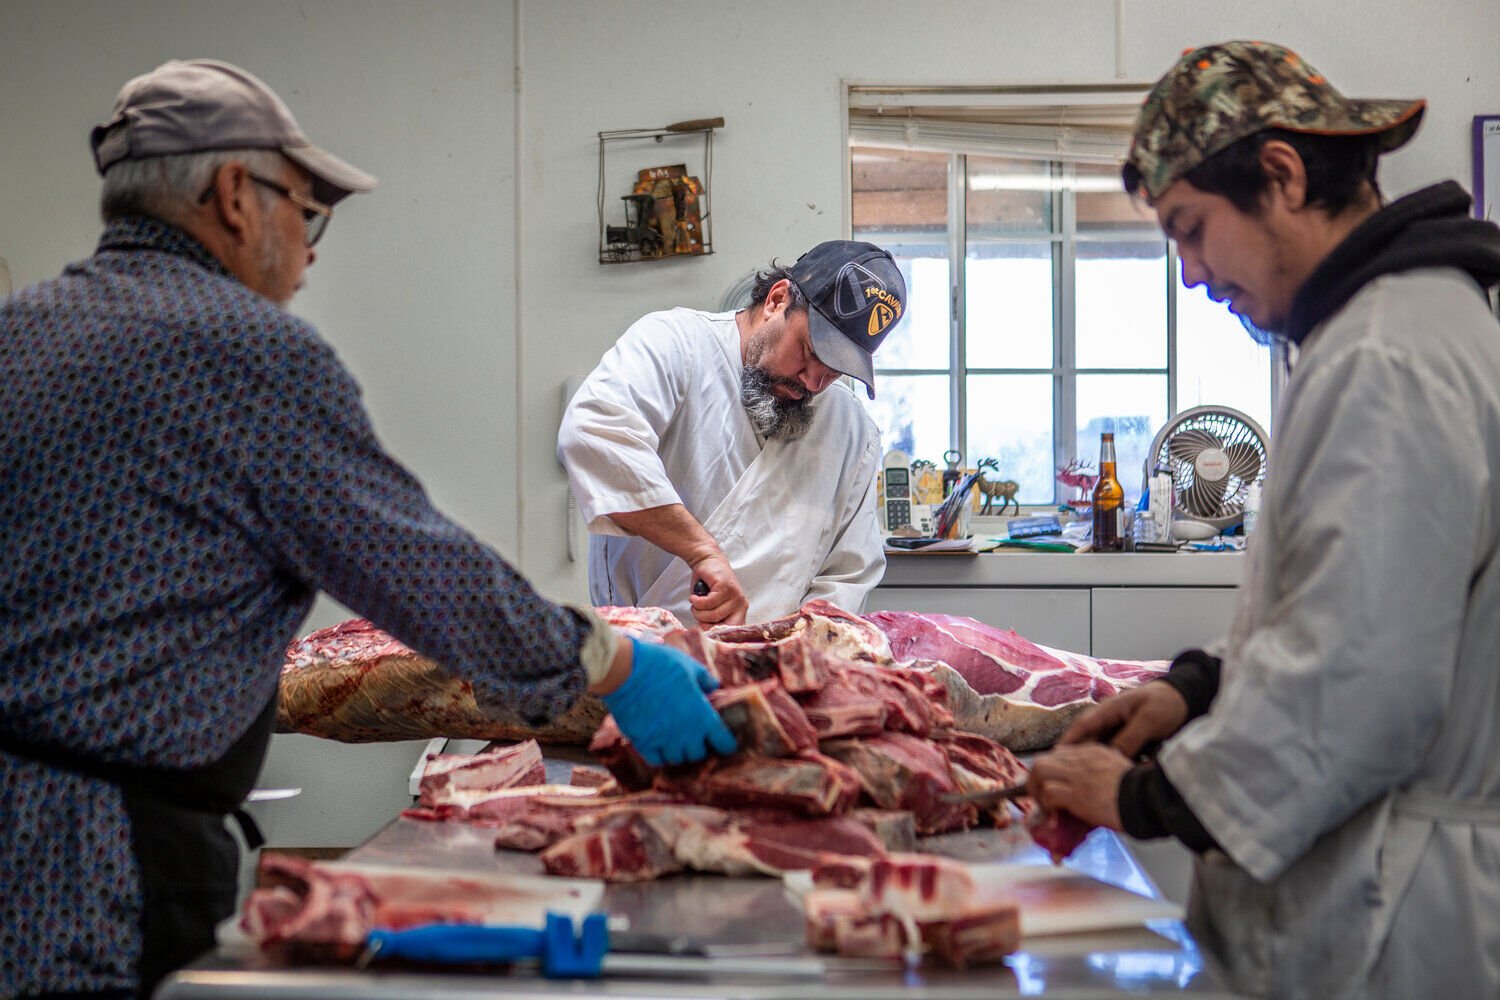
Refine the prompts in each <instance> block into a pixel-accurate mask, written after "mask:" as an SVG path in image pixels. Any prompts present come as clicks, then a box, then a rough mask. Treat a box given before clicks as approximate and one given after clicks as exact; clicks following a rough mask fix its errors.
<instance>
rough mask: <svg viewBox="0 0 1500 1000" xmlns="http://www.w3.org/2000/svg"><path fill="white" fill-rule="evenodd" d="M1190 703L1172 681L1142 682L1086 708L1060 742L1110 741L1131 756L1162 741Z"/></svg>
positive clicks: (1184, 715) (1181, 722)
mask: <svg viewBox="0 0 1500 1000" xmlns="http://www.w3.org/2000/svg"><path fill="white" fill-rule="evenodd" d="M1187 715H1188V707H1187V702H1186V701H1184V700H1183V697H1182V695H1180V694H1178V693H1177V689H1176V688H1174V687H1172V686H1171V685H1170V684H1157V683H1154V682H1153V683H1150V684H1142V685H1141V686H1140V687H1135V688H1131V689H1130V690H1128V691H1121V692H1120V693H1119V694H1117V695H1114V696H1113V697H1111V698H1106V699H1104V700H1103V701H1101V702H1100V703H1099V704H1098V705H1095V706H1094V707H1093V708H1091V709H1089V710H1088V711H1086V712H1084V713H1083V714H1082V715H1080V716H1079V717H1078V718H1077V719H1075V720H1074V721H1073V724H1072V725H1071V726H1069V727H1068V731H1067V732H1065V733H1063V735H1062V739H1060V740H1058V744H1059V745H1060V746H1061V745H1066V744H1072V743H1106V742H1107V743H1108V744H1109V745H1110V746H1111V747H1113V748H1114V749H1116V750H1118V751H1119V752H1120V753H1122V754H1124V755H1125V756H1126V757H1128V758H1130V759H1132V760H1133V759H1135V757H1136V756H1137V755H1139V754H1140V752H1141V750H1142V749H1143V748H1144V747H1146V746H1147V745H1149V744H1152V743H1160V742H1161V741H1162V740H1165V739H1166V738H1167V737H1169V736H1171V735H1172V734H1173V733H1175V732H1177V730H1179V729H1181V728H1182V727H1183V725H1184V724H1185V723H1186V722H1187Z"/></svg>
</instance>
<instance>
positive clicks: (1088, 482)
mask: <svg viewBox="0 0 1500 1000" xmlns="http://www.w3.org/2000/svg"><path fill="white" fill-rule="evenodd" d="M1057 481H1058V482H1060V483H1062V484H1063V485H1064V486H1071V487H1073V488H1074V489H1075V490H1077V491H1078V496H1077V497H1075V498H1074V499H1072V500H1070V501H1068V505H1069V506H1070V507H1071V506H1075V505H1077V504H1083V505H1084V506H1088V505H1089V504H1092V503H1093V500H1094V484H1095V483H1097V482H1098V481H1099V477H1098V476H1097V475H1095V474H1094V472H1093V466H1091V465H1085V464H1084V463H1083V462H1081V461H1079V460H1078V459H1076V458H1075V459H1073V461H1071V462H1069V463H1068V464H1067V465H1064V466H1063V467H1061V468H1060V469H1058V470H1057Z"/></svg>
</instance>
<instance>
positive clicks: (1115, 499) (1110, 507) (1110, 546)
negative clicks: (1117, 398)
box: [1094, 431, 1125, 552]
mask: <svg viewBox="0 0 1500 1000" xmlns="http://www.w3.org/2000/svg"><path fill="white" fill-rule="evenodd" d="M1124 510H1125V489H1124V487H1122V486H1121V485H1120V477H1119V476H1118V475H1117V474H1116V473H1115V436H1114V435H1113V434H1112V433H1110V432H1108V431H1105V432H1104V433H1103V434H1101V435H1100V436H1099V481H1098V482H1097V483H1095V484H1094V551H1095V552H1124V551H1125V533H1124V532H1123V531H1121V530H1120V520H1121V517H1122V515H1123V514H1124Z"/></svg>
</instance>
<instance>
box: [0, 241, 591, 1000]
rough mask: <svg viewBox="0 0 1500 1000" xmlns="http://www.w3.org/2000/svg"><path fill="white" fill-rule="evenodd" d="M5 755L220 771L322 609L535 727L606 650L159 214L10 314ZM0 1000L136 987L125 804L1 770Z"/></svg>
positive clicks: (258, 302) (336, 378)
mask: <svg viewBox="0 0 1500 1000" xmlns="http://www.w3.org/2000/svg"><path fill="white" fill-rule="evenodd" d="M0 413H3V419H0V472H3V476H0V484H3V485H0V538H3V546H0V552H3V558H0V733H5V734H7V735H9V736H11V737H13V738H16V739H21V740H26V741H29V742H42V743H46V744H49V745H52V746H58V747H64V748H71V749H73V750H79V751H87V752H88V753H89V754H90V755H91V756H93V757H95V758H97V759H99V760H101V761H106V762H110V763H121V764H131V765H146V766H152V765H161V766H167V767H190V766H195V765H200V764H204V763H207V762H210V761H212V760H215V759H217V758H218V757H219V756H221V755H222V754H223V753H224V752H225V751H226V750H227V749H228V747H229V746H230V745H231V744H232V743H233V742H234V741H235V740H236V739H237V738H238V737H239V736H240V735H241V734H243V733H244V732H245V731H246V729H247V728H248V727H249V724H250V723H251V721H252V720H253V719H254V718H255V717H256V716H257V715H258V714H259V712H260V710H261V709H262V707H263V706H264V705H265V704H266V703H267V701H268V700H269V699H270V698H271V697H272V696H273V693H274V692H275V690H276V684H277V677H278V674H279V672H280V667H281V664H282V660H283V654H284V651H285V648H286V645H287V643H288V641H290V640H291V639H292V638H293V637H294V634H295V632H296V629H297V627H298V626H299V624H300V623H301V622H302V620H303V619H304V618H305V617H306V615H307V613H308V611H309V609H310V608H311V605H312V602H313V598H314V595H315V594H316V592H317V591H318V590H319V589H322V590H324V591H327V592H328V593H329V594H331V595H332V596H333V597H335V598H337V599H338V600H339V601H341V602H342V603H343V604H345V605H347V606H348V607H350V608H352V609H354V610H355V611H357V612H359V613H360V614H363V615H365V616H366V617H368V618H370V619H372V620H373V621H374V622H375V623H376V624H377V625H379V626H380V627H381V628H383V629H385V630H387V631H389V632H391V633H393V634H395V635H397V636H399V637H400V638H401V639H403V640H404V641H405V642H407V643H408V644H409V645H411V646H413V647H414V648H416V649H418V650H420V651H421V652H423V653H424V654H426V655H427V656H429V657H432V658H433V659H435V660H438V661H439V662H442V663H444V664H446V665H447V666H448V667H449V668H450V669H451V670H452V671H453V672H454V673H456V674H458V675H460V676H463V677H465V678H467V679H468V680H470V681H472V683H473V686H474V693H475V696H476V697H477V698H478V699H479V700H480V701H481V702H483V703H485V704H487V705H489V706H494V707H498V708H501V709H503V710H506V711H508V712H511V713H513V714H514V715H516V716H518V717H520V718H522V719H525V720H528V721H532V722H537V721H541V720H543V719H546V718H550V717H551V716H553V715H555V714H557V713H559V712H561V711H563V710H564V709H566V708H567V707H568V706H570V705H571V704H572V703H573V702H574V701H576V700H577V698H578V697H579V696H580V695H581V694H582V692H583V689H584V686H585V684H586V678H585V674H584V670H583V668H582V667H581V666H580V664H579V651H580V648H581V646H582V644H583V642H584V640H585V638H586V637H587V635H588V633H589V629H590V626H589V625H588V624H587V622H586V620H585V619H584V618H583V617H582V616H581V615H579V614H578V613H576V612H573V611H570V610H568V609H565V608H560V607H558V606H556V605H553V604H550V603H548V602H546V601H544V600H543V599H541V598H540V597H538V596H537V595H536V593H535V592H534V591H533V590H532V589H531V587H530V585H528V584H527V583H526V581H525V580H523V579H522V578H521V577H520V576H519V575H517V573H516V571H515V570H514V569H513V568H512V567H511V566H509V565H508V564H507V563H506V562H505V561H504V560H503V559H501V558H500V557H499V556H497V555H496V554H495V553H494V552H493V551H492V550H490V549H489V548H487V547H486V546H484V545H482V544H481V543H480V542H478V541H477V540H476V539H474V538H473V537H472V536H471V535H470V534H468V533H467V532H466V531H464V530H463V529H462V528H460V527H458V526H457V525H455V524H454V523H453V522H451V521H449V520H448V519H447V518H446V517H444V516H443V515H442V514H440V513H439V512H438V511H437V510H436V509H434V507H433V506H432V504H431V503H430V502H429V501H428V499H427V497H426V495H425V494H424V493H423V491H422V488H421V486H420V485H419V484H418V482H417V481H416V480H415V479H414V478H413V477H412V476H411V474H410V473H408V472H407V471H406V470H405V469H404V468H402V467H401V466H400V465H399V464H397V463H396V461H395V460H394V459H392V458H391V457H390V456H389V455H387V454H386V452H385V451H384V450H383V449H382V448H381V446H380V443H379V442H378V441H377V440H376V438H375V434H374V432H373V430H372V428H371V426H370V421H369V418H368V416H367V415H366V413H365V411H364V408H363V405H362V404H361V402H360V393H359V387H358V386H357V385H356V384H355V382H354V380H353V379H352V378H351V377H350V375H349V373H348V372H347V371H346V370H345V369H344V367H343V366H342V365H341V364H340V362H339V360H338V358H337V357H335V355H334V352H333V350H332V349H331V348H330V347H329V346H328V345H327V344H326V343H324V342H323V341H322V340H321V339H319V337H318V336H317V334H316V332H315V331H314V330H313V329H312V328H311V327H310V326H309V325H308V324H307V323H305V322H302V321H301V320H299V319H297V318H296V317H294V316H292V315H290V314H288V313H287V312H285V311H283V310H282V309H280V308H278V307H277V306H276V305H274V304H273V303H271V302H269V301H267V300H266V299H264V298H262V297H260V296H259V295H257V294H255V293H253V292H251V291H250V290H249V289H247V288H245V287H244V286H243V285H241V284H240V283H239V282H238V281H236V280H235V279H234V278H233V277H231V276H230V275H229V273H228V272H227V271H226V270H225V269H224V268H223V266H222V265H221V264H220V263H219V262H218V261H217V260H216V259H215V258H214V257H213V256H212V255H210V254H209V252H208V251H207V250H206V249H205V248H204V247H203V246H202V245H201V244H200V243H198V242H197V241H195V240H193V239H192V238H191V237H189V236H188V235H187V234H185V233H184V232H182V231H181V230H178V229H176V228H173V227H170V226H167V225H164V224H162V223H159V222H156V221H154V220H150V219H145V218H132V219H122V220H116V221H114V222H112V223H110V224H109V226H108V227H107V228H106V230H105V232H104V235H103V237H102V238H101V240H100V242H99V248H98V250H97V251H96V253H95V254H94V255H93V256H92V257H90V258H88V259H87V260H84V261H82V262H80V263H77V264H74V265H71V266H70V267H68V268H67V269H66V270H65V271H64V272H63V274H62V275H61V276H60V277H58V278H56V279H54V280H52V281H47V282H43V283H41V284H38V285H34V286H31V287H30V288H26V289H24V290H22V291H20V292H17V293H15V294H14V295H12V296H10V297H9V298H6V299H3V300H0ZM0 830H3V834H0V996H10V995H13V994H16V993H20V992H36V991H42V990H55V991H63V990H70V991H71V990H99V989H109V988H115V987H129V986H132V985H133V981H134V973H133V966H134V962H135V961H136V957H137V954H138V951H139V948H140V934H139V927H140V924H141V912H140V909H141V891H140V886H139V884H138V878H137V873H136V866H135V861H134V859H133V856H132V854H131V851H130V831H129V827H128V823H127V821H126V819H125V815H124V812H123V807H122V798H121V793H120V792H119V790H118V789H116V788H115V787H114V786H112V785H109V784H107V783H105V782H102V781H99V780H97V779H93V778H86V777H82V776H79V775H76V774H73V773H70V772H66V771H60V770H56V769H53V768H50V767H47V766H44V765H41V764H38V763H35V762H31V761H28V760H22V759H20V758H17V757H13V756H8V755H5V754H3V753H0Z"/></svg>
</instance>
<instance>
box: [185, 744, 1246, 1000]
mask: <svg viewBox="0 0 1500 1000" xmlns="http://www.w3.org/2000/svg"><path fill="white" fill-rule="evenodd" d="M569 766H571V765H570V764H569V763H568V762H566V761H549V764H548V768H549V772H552V771H553V770H554V768H556V769H557V771H556V773H549V780H556V779H557V778H559V777H562V776H563V775H565V773H566V768H567V767H569ZM562 780H566V778H565V777H563V778H562ZM493 840H494V838H493V833H492V832H490V831H487V830H484V829H481V828H477V827H468V826H464V825H461V824H453V823H426V822H420V821H416V820H408V819H397V820H396V821H394V822H393V823H391V824H390V825H389V826H387V827H386V828H384V829H383V830H381V831H380V832H379V833H378V834H376V835H375V836H374V837H373V838H371V840H370V841H369V842H368V843H366V844H365V845H363V846H362V847H360V848H358V849H357V850H356V851H354V852H353V853H352V854H351V855H350V856H349V858H350V860H353V861H360V862H378V863H384V864H411V865H423V866H427V867H451V868H455V869H463V870H478V871H514V872H517V873H524V874H540V873H541V872H542V867H541V862H540V861H539V860H538V859H537V858H536V856H535V855H531V854H525V853H520V852H515V851H499V852H497V851H495V850H494V848H493ZM920 846H921V847H922V849H923V850H927V851H932V852H935V853H941V854H946V855H949V856H951V857H956V858H960V859H962V860H967V861H1013V862H1019V863H1028V864H1031V863H1034V864H1047V863H1048V861H1047V859H1046V856H1045V855H1044V854H1043V852H1042V851H1041V850H1040V849H1039V848H1037V847H1036V846H1035V845H1034V844H1032V843H1031V841H1030V838H1029V837H1027V835H1026V834H1025V833H1024V832H1023V831H1021V830H1020V829H1019V828H1012V829H1010V830H975V831H969V832H967V833H962V834H949V835H945V836H941V837H929V838H924V839H923V840H922V842H921V845H920ZM1068 865H1069V866H1070V867H1073V868H1076V869H1077V870H1078V871H1081V872H1084V873H1086V874H1089V875H1092V876H1094V877H1096V878H1099V879H1102V880H1104V881H1107V882H1111V883H1114V884H1116V885H1119V886H1122V887H1124V888H1127V889H1132V890H1134V891H1136V892H1142V893H1146V894H1149V895H1153V896H1154V895H1156V889H1155V887H1154V886H1153V885H1152V884H1151V882H1150V880H1149V879H1148V878H1147V876H1146V875H1145V873H1144V872H1143V871H1142V870H1141V868H1140V866H1139V865H1137V864H1136V862H1135V860H1134V859H1133V858H1132V857H1131V856H1130V853H1129V852H1128V850H1127V849H1126V848H1125V846H1124V844H1123V843H1122V842H1121V841H1120V839H1119V838H1118V837H1117V836H1115V835H1114V834H1113V833H1111V832H1110V831H1107V830H1096V831H1095V832H1094V833H1093V834H1092V835H1091V836H1090V837H1089V839H1088V840H1087V841H1086V842H1085V843H1084V844H1083V846H1082V847H1080V848H1079V850H1078V851H1077V852H1076V853H1075V854H1074V855H1073V857H1072V858H1070V859H1069V860H1068ZM604 905H605V908H606V909H607V910H608V911H609V913H610V914H611V915H612V916H624V917H628V918H629V920H630V928H631V930H633V931H643V932H654V933H662V934H670V935H678V934H685V935H689V936H691V937H693V938H695V939H698V940H701V941H703V942H705V943H708V944H712V945H733V946H735V948H734V950H735V951H736V952H756V953H760V954H765V955H768V956H784V957H808V956H809V954H810V953H809V952H808V951H807V949H806V947H805V945H804V938H803V935H804V928H803V921H802V915H801V913H800V911H799V910H798V909H797V908H796V907H794V906H793V904H792V903H790V902H788V900H787V899H786V897H785V896H784V894H783V891H782V884H781V882H780V881H779V880H777V879H771V878H725V877H722V876H716V875H696V876H674V877H671V878H666V879H662V880H660V881H657V882H647V883H638V884H625V885H614V886H610V887H608V888H607V889H606V891H605V896H604ZM767 961H768V962H775V961H776V958H774V957H771V958H768V959H767ZM851 966H853V967H851ZM1143 993H1144V994H1157V993H1185V994H1188V995H1190V996H1193V997H1229V996H1232V994H1230V993H1229V992H1228V991H1227V989H1226V988H1225V987H1224V985H1223V979H1222V977H1221V976H1220V975H1219V974H1218V973H1217V971H1216V970H1215V968H1214V967H1213V964H1212V961H1211V960H1210V959H1209V958H1208V957H1207V956H1205V955H1204V954H1203V953H1202V952H1201V950H1200V949H1199V948H1198V946H1197V944H1196V943H1195V942H1194V941H1193V940H1192V938H1191V936H1190V935H1189V934H1188V933H1187V931H1186V930H1185V929H1184V928H1183V926H1182V924H1181V923H1180V922H1177V921H1165V922H1157V923H1154V924H1152V925H1151V929H1150V930H1147V929H1144V928H1141V929H1136V930H1131V931H1115V932H1109V933H1101V934H1091V935H1072V936H1061V937H1054V938H1037V939H1033V940H1032V941H1028V942H1026V950H1024V951H1021V952H1019V953H1017V954H1015V955H1012V956H1010V957H1009V958H1007V959H1006V963H1005V964H1004V965H996V966H989V967H986V968H981V969H969V970H964V971H956V970H951V969H941V968H928V967H925V966H924V967H921V968H917V969H910V970H903V969H901V968H900V967H899V966H895V965H892V966H890V967H888V968H881V969H879V970H878V971H877V970H872V969H871V968H869V963H843V962H841V961H840V960H838V959H836V958H835V959H831V960H830V961H829V963H828V972H827V974H826V976H825V977H824V978H823V979H821V980H815V981H812V980H808V979H795V978H789V977H788V978H775V977H768V976H759V975H757V976H754V977H744V976H726V975H712V976H709V977H702V978H697V979H679V978H674V979H665V978H654V979H642V978H609V979H600V980H591V981H580V980H547V979H543V978H540V977H538V976H536V975H534V974H532V973H529V972H527V971H525V970H517V971H515V972H511V973H498V974H495V973H491V974H486V975H479V974H464V973H453V972H393V971H376V970H365V971H354V970H351V969H339V968H323V969H312V968H298V969H287V968H283V967H279V966H276V965H274V964H272V963H271V962H270V961H268V960H267V959H265V958H263V957H261V956H259V955H243V954H242V955H234V954H226V953H223V952H221V953H219V954H215V955H212V956H208V957H205V958H204V959H202V960H200V961H198V962H197V963H195V964H194V965H193V966H191V967H190V968H188V969H186V970H184V971H182V972H179V973H177V974H175V975H173V976H172V977H170V978H169V979H168V980H167V981H166V983H164V984H163V985H162V987H161V989H160V990H159V991H158V992H157V994H156V996H157V1000H230V998H244V1000H264V998H267V997H273V996H274V997H286V998H289V1000H302V998H305V1000H343V998H348V1000H375V998H380V1000H385V998H395V997H431V998H439V1000H444V998H455V1000H457V998H464V1000H473V998H477V997H494V996H504V997H557V996H564V995H566V996H574V997H579V996H584V997H587V996H600V997H605V996H611V997H613V996H619V997H645V996H654V997H735V998H747V1000H749V998H782V997H809V996H817V997H820V998H829V1000H836V998H845V997H847V998H850V1000H855V998H858V1000H880V998H903V1000H907V998H911V1000H915V998H926V997H956V998H964V997H974V998H979V997H985V998H990V997H994V996H997V995H998V996H1016V995H1025V996H1044V997H1053V998H1061V997H1068V998H1080V1000H1083V998H1101V997H1120V996H1125V995H1131V996H1135V995H1139V994H1143Z"/></svg>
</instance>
